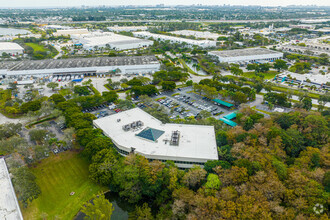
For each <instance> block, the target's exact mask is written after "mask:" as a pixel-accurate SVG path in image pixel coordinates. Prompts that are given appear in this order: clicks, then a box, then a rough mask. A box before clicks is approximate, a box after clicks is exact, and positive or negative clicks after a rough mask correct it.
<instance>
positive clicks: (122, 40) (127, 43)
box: [71, 32, 154, 50]
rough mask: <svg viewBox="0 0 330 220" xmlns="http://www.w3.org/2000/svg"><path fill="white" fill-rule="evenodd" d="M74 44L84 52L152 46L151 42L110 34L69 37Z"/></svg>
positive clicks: (99, 33) (97, 33)
mask: <svg viewBox="0 0 330 220" xmlns="http://www.w3.org/2000/svg"><path fill="white" fill-rule="evenodd" d="M71 38H72V39H73V41H74V42H75V43H76V44H82V45H83V47H84V48H85V49H86V50H94V49H96V48H102V47H103V48H104V47H109V48H111V49H114V50H129V49H136V48H142V47H148V46H151V45H153V43H154V42H153V41H151V40H145V39H139V38H135V37H128V36H124V35H120V34H115V33H112V32H103V33H101V32H94V33H90V34H79V35H71Z"/></svg>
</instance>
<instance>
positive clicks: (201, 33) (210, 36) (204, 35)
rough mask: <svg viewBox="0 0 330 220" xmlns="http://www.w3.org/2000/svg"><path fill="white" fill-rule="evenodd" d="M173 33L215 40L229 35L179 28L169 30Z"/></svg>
mask: <svg viewBox="0 0 330 220" xmlns="http://www.w3.org/2000/svg"><path fill="white" fill-rule="evenodd" d="M170 33H172V34H175V35H183V36H194V37H195V38H203V39H209V40H217V39H218V38H219V37H229V35H221V34H217V33H212V32H209V31H193V30H180V31H172V32H170Z"/></svg>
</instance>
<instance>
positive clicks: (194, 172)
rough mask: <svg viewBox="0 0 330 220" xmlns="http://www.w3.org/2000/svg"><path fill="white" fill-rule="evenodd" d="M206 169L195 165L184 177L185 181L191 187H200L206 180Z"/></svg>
mask: <svg viewBox="0 0 330 220" xmlns="http://www.w3.org/2000/svg"><path fill="white" fill-rule="evenodd" d="M205 176H206V171H205V170H204V169H202V168H200V167H199V166H196V165H194V166H193V168H191V169H190V170H189V171H188V172H187V173H186V174H185V175H184V176H183V178H182V181H183V183H184V184H185V185H186V186H187V187H189V188H191V189H196V188H198V187H199V186H200V185H201V184H202V183H203V182H204V180H205Z"/></svg>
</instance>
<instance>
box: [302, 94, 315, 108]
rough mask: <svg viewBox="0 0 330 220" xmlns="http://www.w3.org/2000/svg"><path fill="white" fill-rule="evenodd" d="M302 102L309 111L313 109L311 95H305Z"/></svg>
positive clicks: (303, 106)
mask: <svg viewBox="0 0 330 220" xmlns="http://www.w3.org/2000/svg"><path fill="white" fill-rule="evenodd" d="M301 102H302V108H304V109H306V110H307V111H309V110H311V109H312V106H313V104H312V99H311V98H310V97H304V98H303V100H302V101H301Z"/></svg>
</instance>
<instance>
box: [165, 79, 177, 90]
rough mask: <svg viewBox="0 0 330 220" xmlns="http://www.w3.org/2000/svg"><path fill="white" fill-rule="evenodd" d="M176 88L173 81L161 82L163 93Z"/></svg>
mask: <svg viewBox="0 0 330 220" xmlns="http://www.w3.org/2000/svg"><path fill="white" fill-rule="evenodd" d="M175 87H176V84H175V82H173V81H163V82H162V89H163V90H165V91H173V90H174V89H175Z"/></svg>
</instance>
